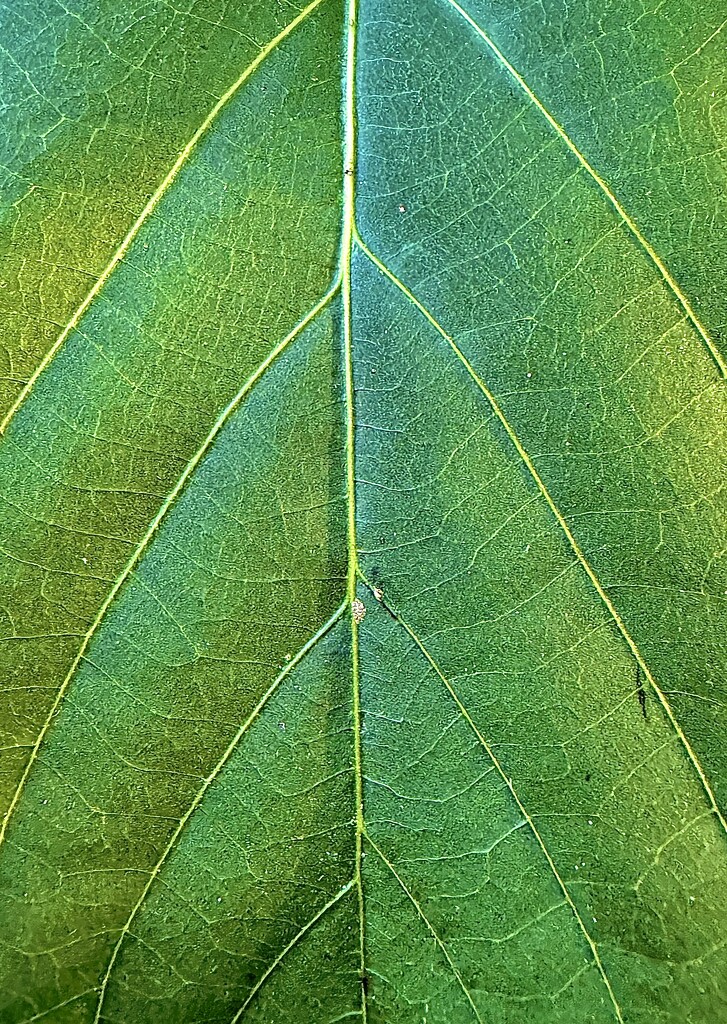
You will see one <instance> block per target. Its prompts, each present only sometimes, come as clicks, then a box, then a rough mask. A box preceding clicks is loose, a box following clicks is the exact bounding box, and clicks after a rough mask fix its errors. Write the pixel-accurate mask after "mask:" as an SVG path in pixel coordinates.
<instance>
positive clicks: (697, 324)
mask: <svg viewBox="0 0 727 1024" xmlns="http://www.w3.org/2000/svg"><path fill="white" fill-rule="evenodd" d="M446 2H447V3H448V4H449V5H450V6H451V7H453V8H454V9H455V11H457V13H458V14H459V15H460V16H461V17H462V18H464V20H465V21H466V22H467V24H468V25H470V27H471V28H473V29H474V31H475V32H476V33H477V35H478V36H479V37H480V39H482V41H483V42H484V43H485V45H486V46H487V48H488V49H489V50H490V52H491V53H492V54H493V55H494V57H495V58H496V59H497V61H498V62H499V63H500V64H501V65H502V67H503V68H504V69H505V70H506V71H507V73H508V74H509V75H510V76H511V77H512V78H513V79H514V80H515V82H517V84H518V86H519V87H520V88H521V89H522V91H523V92H524V93H525V95H526V96H527V97H528V99H529V100H530V101H531V102H532V103H533V104H534V106H535V107H536V108H537V110H538V111H539V112H540V113H541V114H542V116H543V117H544V118H545V120H546V121H547V122H548V124H549V125H550V127H551V128H552V129H553V131H554V132H555V133H556V134H557V135H558V136H559V137H560V138H561V139H562V141H563V142H564V143H565V145H566V146H567V147H568V149H569V150H570V151H571V153H572V154H573V155H574V156H575V158H576V159H577V160H578V162H579V164H580V165H581V167H582V168H583V169H584V170H585V171H586V173H587V174H588V175H589V176H590V177H591V178H592V179H593V181H594V182H595V183H596V185H598V187H599V188H600V190H601V191H602V192H603V194H604V196H605V197H606V199H607V200H608V202H609V203H610V204H611V206H612V207H613V209H614V210H615V211H616V213H617V214H618V216H619V217H620V218H621V220H622V221H623V223H624V224H625V225H626V227H627V228H628V229H629V231H630V232H631V234H632V235H633V237H634V238H635V239H636V241H637V242H638V243H639V245H640V246H641V248H642V249H643V250H644V252H645V253H646V255H647V256H648V257H649V259H650V260H651V262H652V263H653V265H654V266H655V267H656V269H657V270H658V271H659V273H660V274H661V276H662V278H663V280H664V282H665V284H666V286H667V287H668V289H669V291H670V292H671V293H672V294H673V295H674V297H675V298H676V300H677V302H678V303H679V305H680V306H681V307H682V309H683V310H684V312H685V313H686V315H687V317H688V318H689V320H690V321H691V323H692V325H693V326H694V328H695V329H696V331H697V332H698V334H699V336H700V337H701V339H702V341H703V342H704V344H705V346H706V347H707V349H708V351H709V353H710V355H711V356H712V359H713V360H714V362H715V364H716V366H717V368H718V370H719V372H720V375H721V376H722V377H725V378H727V363H726V362H725V360H724V359H723V357H722V354H721V352H720V351H719V349H718V348H717V346H716V345H715V343H714V341H713V340H712V338H711V337H710V334H709V332H708V331H707V329H706V327H705V326H704V324H703V323H702V322H701V321H700V319H699V317H698V316H697V314H696V312H695V311H694V309H693V307H692V305H691V303H690V301H689V299H688V298H687V296H686V295H685V294H684V292H683V291H682V290H681V288H680V287H679V285H678V284H677V282H676V280H675V278H674V277H673V276H672V274H671V273H670V271H669V269H668V268H667V266H666V264H665V263H664V262H663V260H662V259H661V257H660V256H659V254H658V253H657V252H656V250H655V249H654V248H653V246H652V245H651V243H650V242H649V241H648V239H647V238H646V236H645V235H644V234H643V232H642V231H641V229H640V228H639V226H638V224H637V223H636V222H635V221H634V220H633V218H632V217H631V216H630V215H629V214H628V212H627V211H626V210H625V209H624V207H623V206H622V205H621V203H620V201H619V200H618V198H617V197H616V196H615V195H614V193H613V192H612V190H611V188H610V187H609V185H608V183H607V182H606V181H605V180H604V179H603V178H602V177H601V175H600V174H599V173H598V171H597V170H596V169H595V167H594V166H593V164H592V163H590V161H589V160H588V158H587V157H586V156H585V154H584V153H582V152H581V150H580V149H579V148H578V146H577V145H576V144H575V142H574V141H573V139H572V138H571V137H570V135H569V134H568V133H567V132H566V130H565V128H563V127H562V125H560V124H559V123H558V121H556V119H555V118H554V117H553V115H552V114H551V113H550V111H549V110H548V109H547V107H546V106H545V104H544V103H543V102H542V101H541V100H540V99H539V98H538V96H537V95H536V94H535V93H534V92H533V90H532V89H531V88H530V86H529V85H528V83H527V82H526V81H525V79H524V78H523V76H522V75H521V74H520V72H519V71H518V70H517V68H515V67H514V66H513V65H512V64H511V63H510V61H509V60H508V59H507V57H506V56H505V54H504V53H503V52H502V50H500V48H499V47H498V46H497V45H496V44H495V43H494V41H493V40H492V39H490V37H489V36H488V34H487V33H486V32H485V30H484V29H483V28H481V26H480V25H478V24H477V22H476V21H475V20H474V18H472V17H471V15H469V14H468V13H467V11H465V9H464V8H463V7H461V6H460V5H459V4H458V3H457V0H446Z"/></svg>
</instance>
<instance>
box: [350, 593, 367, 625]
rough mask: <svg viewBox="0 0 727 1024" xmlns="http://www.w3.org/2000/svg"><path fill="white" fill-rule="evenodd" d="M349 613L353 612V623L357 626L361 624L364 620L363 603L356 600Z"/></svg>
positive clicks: (364, 608) (364, 609) (364, 607)
mask: <svg viewBox="0 0 727 1024" xmlns="http://www.w3.org/2000/svg"><path fill="white" fill-rule="evenodd" d="M351 611H352V612H353V621H354V622H355V623H356V625H357V626H358V624H359V623H361V622H363V620H364V619H365V618H366V605H365V604H364V603H363V601H360V600H359V599H358V598H356V599H355V601H354V602H353V604H352V605H351Z"/></svg>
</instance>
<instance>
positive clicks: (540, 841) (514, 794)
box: [361, 575, 624, 1024]
mask: <svg viewBox="0 0 727 1024" xmlns="http://www.w3.org/2000/svg"><path fill="white" fill-rule="evenodd" d="M361 578H362V580H363V581H364V583H365V584H366V586H367V587H368V588H369V589H370V590H371V592H372V593H373V587H372V585H371V584H370V583H369V582H368V580H366V579H365V578H364V576H363V575H362V576H361ZM390 611H391V612H392V614H393V615H394V618H395V619H396V621H397V622H398V624H399V625H400V626H401V628H402V629H403V630H404V631H405V632H406V633H407V634H408V635H409V637H410V638H411V640H413V642H414V643H415V644H416V646H417V648H418V649H419V650H420V651H421V653H422V655H423V656H424V657H425V658H426V660H427V662H428V663H429V665H430V666H431V668H432V669H433V670H434V672H435V673H436V674H437V675H438V676H439V678H440V679H441V681H442V682H443V683H444V685H445V686H446V688H447V690H448V692H449V694H450V696H451V697H452V700H453V701H454V702H455V704H456V705H457V708H458V710H459V712H460V714H461V715H462V717H463V718H464V720H465V721H466V722H467V724H468V725H469V727H470V728H471V729H472V731H473V732H474V734H475V736H476V737H477V740H478V742H479V743H480V745H481V746H482V748H483V750H484V751H485V753H486V754H487V756H488V757H489V759H490V761H491V762H492V765H493V767H494V768H495V771H496V772H497V774H498V775H499V776H500V778H501V779H502V781H503V782H504V783H505V786H506V787H507V789H508V791H509V793H510V795H511V797H512V799H513V800H514V801H515V804H516V805H517V808H518V810H519V811H520V813H521V814H522V816H523V818H524V819H525V821H526V822H527V825H528V828H529V829H530V831H531V833H532V835H533V837H534V838H535V841H536V842H537V844H538V846H539V847H540V849H541V851H542V853H543V856H544V857H545V859H546V861H547V862H548V867H549V868H550V870H551V872H552V874H553V877H554V878H555V880H556V882H557V884H558V887H559V889H560V891H561V892H562V894H563V898H564V899H565V901H566V903H567V904H568V906H569V907H570V909H571V911H572V913H573V916H574V918H575V920H576V923H577V925H578V927H579V929H580V931H581V933H582V934H583V937H584V938H585V940H586V942H587V943H588V946H589V948H590V951H591V956H592V957H593V961H594V963H595V965H596V967H597V969H598V972H599V974H600V975H601V979H602V981H603V983H604V985H605V987H606V989H607V991H608V995H609V998H610V1000H611V1003H612V1004H613V1009H614V1013H615V1015H616V1019H617V1020H618V1022H619V1024H624V1019H623V1015H622V1013H621V1007H620V1006H619V1004H618V1001H617V999H616V995H615V993H614V991H613V987H612V985H611V981H610V979H609V977H608V974H607V973H606V969H605V967H604V965H603V961H602V960H601V957H600V955H599V952H598V948H597V946H596V943H595V942H594V940H593V938H592V936H591V934H590V932H589V931H588V929H587V928H586V924H585V922H584V920H583V918H582V916H581V913H580V911H579V910H578V907H577V906H576V904H575V902H574V901H573V897H572V896H571V894H570V892H569V891H568V888H567V886H566V884H565V882H564V881H563V878H562V876H561V874H560V872H559V871H558V868H557V866H556V864H555V861H554V860H553V857H552V855H551V853H550V850H549V849H548V847H547V846H546V844H545V840H544V839H543V837H542V836H541V834H540V831H539V830H538V827H537V826H536V824H535V822H534V821H533V819H532V817H531V816H530V814H529V813H528V811H527V809H526V807H525V805H524V804H523V802H522V800H521V799H520V796H519V795H518V792H517V790H516V789H515V786H514V784H513V781H512V779H511V778H510V777H509V776H508V774H507V772H506V771H505V769H504V768H503V767H502V765H501V764H500V761H499V759H498V757H497V755H496V754H495V752H494V750H493V749H492V747H491V746H490V744H489V743H488V742H487V740H486V739H485V737H484V735H483V734H482V733H481V732H480V730H479V728H478V727H477V724H476V723H475V721H474V719H473V718H472V716H471V715H470V713H469V711H468V710H467V708H466V707H465V705H464V704H463V703H462V700H461V699H460V697H459V695H458V693H457V691H456V690H455V689H454V687H453V685H452V683H451V682H450V680H449V678H448V677H447V676H446V675H445V674H444V672H443V671H442V669H441V668H440V667H439V664H438V663H437V661H436V660H435V659H434V657H433V656H432V654H431V653H430V652H429V650H428V649H427V648H426V646H425V645H424V642H423V641H422V640H421V639H420V637H419V636H418V635H417V633H416V632H415V631H414V629H413V628H412V627H411V626H410V625H409V624H408V623H407V622H406V621H405V620H404V619H403V618H402V617H401V615H400V614H399V613H398V612H394V611H393V609H390Z"/></svg>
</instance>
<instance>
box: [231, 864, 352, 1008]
mask: <svg viewBox="0 0 727 1024" xmlns="http://www.w3.org/2000/svg"><path fill="white" fill-rule="evenodd" d="M355 884H356V879H355V878H352V879H351V881H350V882H349V883H348V884H347V885H344V887H343V888H342V889H341V890H339V892H337V893H336V895H335V896H334V897H333V898H332V899H330V900H329V901H328V903H326V904H325V906H323V907H321V909H320V910H319V911H318V913H317V914H314V915H313V917H312V918H311V919H310V921H308V923H307V924H304V925H303V927H302V928H301V929H300V931H299V932H298V933H297V935H294V936H293V938H292V939H291V940H290V942H289V943H288V945H287V946H285V947H284V949H282V950H281V952H280V953H279V954H278V956H276V958H275V960H273V962H272V963H271V965H270V966H269V967H268V969H267V970H266V971H265V973H264V974H263V975H262V977H261V978H260V979H259V980H258V981H257V983H256V984H255V986H254V987H253V988H252V990H251V991H250V994H249V996H248V997H247V999H246V1000H245V1002H244V1003H243V1004H242V1006H241V1007H240V1009H239V1010H238V1011H237V1013H236V1014H235V1016H234V1017H233V1018H232V1020H231V1021H230V1024H238V1021H240V1020H241V1019H242V1015H243V1013H244V1012H245V1010H246V1009H247V1008H248V1006H249V1005H250V1003H251V1002H252V1001H253V999H254V998H255V996H256V995H257V994H258V992H259V991H260V989H261V988H262V987H263V985H264V984H265V982H266V981H267V980H268V978H269V977H270V975H271V974H272V973H273V971H275V970H277V968H278V967H279V966H280V964H281V962H282V961H283V960H284V959H285V957H286V956H287V955H288V953H290V951H291V950H292V949H294V948H295V947H296V946H297V945H298V943H299V942H300V941H301V939H303V938H305V936H306V935H307V934H308V932H309V931H310V930H311V929H312V928H314V927H315V925H317V924H318V922H319V921H320V920H321V918H322V917H324V916H325V915H326V914H327V913H328V911H329V910H332V909H333V907H335V905H336V904H337V903H338V901H339V900H341V899H343V897H344V896H345V895H346V894H347V893H349V892H350V891H351V889H353V887H354V886H355Z"/></svg>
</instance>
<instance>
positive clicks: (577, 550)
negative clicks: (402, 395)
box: [356, 236, 727, 835]
mask: <svg viewBox="0 0 727 1024" xmlns="http://www.w3.org/2000/svg"><path fill="white" fill-rule="evenodd" d="M356 242H357V244H358V245H359V247H360V248H361V251H362V252H364V253H365V254H366V256H368V258H369V259H370V260H371V262H372V263H373V264H374V266H376V267H377V268H378V269H379V270H380V271H381V273H382V274H383V275H384V276H385V277H387V278H388V279H389V280H390V281H391V282H392V284H394V285H396V287H397V288H398V289H399V291H400V292H401V293H402V294H403V295H404V296H405V297H406V298H407V299H408V300H409V302H410V303H411V304H412V305H413V306H414V307H415V308H416V309H418V310H419V312H420V313H421V314H422V316H423V317H424V318H425V319H426V320H427V321H428V322H429V323H430V324H431V325H432V327H434V329H435V330H436V331H437V332H438V333H439V334H440V335H441V337H442V338H444V340H445V341H446V342H447V344H448V345H449V347H450V348H451V349H452V351H453V353H454V354H455V356H456V357H457V359H458V360H459V361H460V362H461V363H462V365H463V366H464V368H465V369H466V371H467V373H468V374H469V375H470V377H471V378H472V380H473V382H474V383H475V385H476V386H477V387H478V388H479V390H480V391H481V392H482V394H483V395H484V396H485V398H486V399H487V402H488V403H489V405H490V408H491V409H492V411H493V412H494V414H495V416H496V417H497V419H498V420H499V421H500V423H501V424H502V426H503V428H504V430H505V432H506V434H507V436H508V437H509V438H510V441H511V442H512V445H513V447H514V448H515V450H516V451H517V453H518V455H519V456H520V458H521V459H522V461H523V462H524V464H525V467H526V469H527V471H528V473H529V474H530V476H531V477H532V479H533V482H534V483H535V485H536V486H537V488H538V489H539V491H540V493H541V494H542V496H543V498H544V499H545V501H546V502H547V504H548V507H549V509H550V511H551V512H552V513H553V515H554V516H555V519H556V521H557V523H558V525H559V526H560V528H561V530H562V531H563V533H564V534H565V536H566V539H567V540H568V543H569V545H570V547H571V550H572V551H573V553H574V554H575V556H576V558H577V559H578V561H579V562H580V564H581V566H582V567H583V569H584V571H585V572H586V575H587V576H588V579H589V580H590V581H591V584H592V585H593V588H594V589H595V591H596V593H597V594H598V596H599V597H600V599H601V600H602V601H603V603H604V605H605V606H606V608H607V609H608V612H609V614H610V615H611V618H612V619H613V621H614V623H615V624H616V626H617V628H618V630H619V632H620V633H621V636H622V637H623V638H624V640H625V641H626V643H627V645H628V647H629V649H630V651H631V653H632V655H633V657H634V660H635V661H636V663H637V665H638V666H639V668H640V670H641V672H642V673H643V674H644V677H645V679H647V680H648V682H649V685H650V686H651V688H652V690H653V691H654V693H655V695H656V697H657V699H658V700H659V703H660V704H661V706H662V708H663V709H664V712H665V714H666V717H667V718H668V720H669V723H670V724H671V726H672V728H673V729H674V732H675V733H676V735H677V736H678V738H679V741H680V742H681V744H682V747H683V748H684V750H685V752H686V755H687V758H688V760H689V761H690V763H691V765H692V768H693V769H694V771H695V772H696V774H697V776H698V778H699V781H700V784H701V786H702V789H703V791H704V793H705V795H706V799H707V802H708V804H709V806H710V808H711V810H712V812H713V813H714V815H715V817H716V818H717V820H718V821H719V823H720V825H721V826H722V829H723V830H724V832H725V834H726V835H727V820H725V817H724V815H723V814H722V811H721V810H720V808H719V804H718V803H717V799H716V797H715V795H714V791H713V789H712V786H711V784H710V782H709V779H708V778H707V775H706V773H705V771H704V769H703V768H702V766H701V764H700V762H699V759H698V757H697V755H696V753H695V752H694V750H693V748H692V745H691V743H690V742H689V740H688V739H687V737H686V735H685V734H684V730H683V729H682V727H681V725H680V724H679V722H678V720H677V718H676V715H675V714H674V711H673V710H672V707H671V705H670V703H669V701H668V700H667V697H666V694H665V693H664V691H663V690H662V689H661V687H660V686H659V684H658V683H657V681H656V679H655V678H654V676H653V674H652V672H651V670H650V668H649V666H648V665H647V664H646V661H645V660H644V657H643V655H642V654H641V651H640V650H639V648H638V646H637V644H636V641H635V640H634V638H633V637H632V636H631V634H630V632H629V630H628V629H627V627H626V624H625V622H624V621H623V619H622V618H621V616H620V615H619V613H618V610H617V608H616V606H615V605H614V603H613V601H612V600H611V598H610V597H609V596H608V594H607V592H606V591H605V589H604V588H603V586H602V584H601V581H600V580H599V578H598V576H597V575H596V572H595V570H594V569H593V567H592V566H591V563H590V562H589V561H588V559H587V558H586V556H585V554H584V553H583V551H582V549H581V547H580V545H579V543H578V541H577V540H576V538H575V536H574V534H573V532H572V530H571V528H570V526H569V525H568V522H567V521H566V519H565V517H564V515H563V513H562V512H561V511H560V509H559V508H558V506H557V505H556V503H555V500H554V498H553V496H552V495H551V493H550V491H549V490H548V488H547V487H546V485H545V482H544V481H543V479H542V477H541V476H540V473H539V472H538V470H537V469H536V467H535V464H534V462H533V460H532V459H531V458H530V455H529V454H528V452H527V451H526V450H525V448H524V447H523V445H522V442H521V441H520V439H519V437H518V436H517V434H516V433H515V431H514V429H513V427H512V426H511V424H510V422H509V420H508V419H507V417H506V416H505V414H504V412H503V411H502V409H501V408H500V405H499V403H498V402H497V400H496V399H495V396H494V395H493V394H492V392H491V391H490V389H489V388H488V387H487V385H486V384H485V382H484V381H483V380H482V378H481V377H480V376H479V375H478V373H477V371H476V370H475V368H474V367H473V366H472V364H471V363H470V361H469V360H468V359H467V357H466V356H465V354H464V353H463V352H462V350H461V349H460V348H459V346H458V345H457V343H456V342H455V341H454V339H453V338H452V337H451V335H449V334H448V333H447V332H446V331H445V329H444V328H443V327H442V326H441V324H440V323H439V322H438V321H437V320H436V319H435V318H434V317H433V316H432V314H431V313H430V312H429V310H428V309H426V307H425V306H423V305H422V303H421V302H420V301H419V299H417V298H416V296H415V295H414V294H413V292H411V291H410V290H409V289H408V288H407V286H406V285H405V284H404V283H403V282H402V281H400V280H399V278H398V277H397V276H396V275H395V274H394V273H393V272H392V271H391V270H390V269H389V268H388V267H387V266H386V264H385V263H383V262H382V261H381V260H380V259H379V258H378V256H376V255H375V254H374V253H373V252H372V251H371V250H370V249H369V247H368V246H367V245H366V243H365V242H364V241H363V240H362V239H361V238H360V237H359V236H357V237H356Z"/></svg>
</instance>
